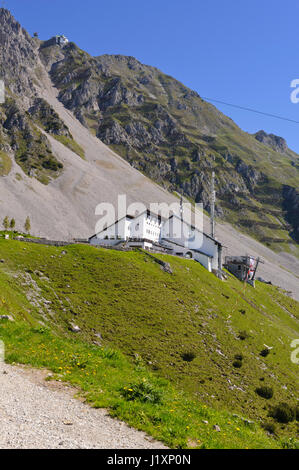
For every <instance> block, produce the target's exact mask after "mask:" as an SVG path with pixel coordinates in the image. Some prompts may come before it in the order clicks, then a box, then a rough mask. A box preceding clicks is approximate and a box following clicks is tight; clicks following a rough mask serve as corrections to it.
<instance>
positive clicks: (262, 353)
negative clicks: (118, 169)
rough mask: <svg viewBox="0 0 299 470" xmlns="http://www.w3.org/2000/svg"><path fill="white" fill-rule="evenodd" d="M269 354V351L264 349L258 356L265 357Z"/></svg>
mask: <svg viewBox="0 0 299 470" xmlns="http://www.w3.org/2000/svg"><path fill="white" fill-rule="evenodd" d="M269 353H270V349H268V348H266V349H263V350H262V351H261V352H260V356H262V357H267V356H268V354H269Z"/></svg>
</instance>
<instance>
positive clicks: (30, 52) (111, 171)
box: [0, 9, 299, 290]
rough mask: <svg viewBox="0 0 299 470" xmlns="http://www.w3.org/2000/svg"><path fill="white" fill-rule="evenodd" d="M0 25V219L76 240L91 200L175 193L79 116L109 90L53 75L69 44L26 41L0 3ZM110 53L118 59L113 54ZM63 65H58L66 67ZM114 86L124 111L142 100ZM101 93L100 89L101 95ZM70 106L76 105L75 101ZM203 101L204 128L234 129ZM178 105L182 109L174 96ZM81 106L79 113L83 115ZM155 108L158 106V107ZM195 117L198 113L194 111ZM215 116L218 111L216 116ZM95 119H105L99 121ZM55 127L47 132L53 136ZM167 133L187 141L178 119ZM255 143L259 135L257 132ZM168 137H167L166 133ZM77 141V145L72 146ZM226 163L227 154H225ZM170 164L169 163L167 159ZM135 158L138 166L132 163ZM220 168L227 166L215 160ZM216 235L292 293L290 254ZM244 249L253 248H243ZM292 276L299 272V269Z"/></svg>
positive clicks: (227, 231) (87, 228)
mask: <svg viewBox="0 0 299 470" xmlns="http://www.w3.org/2000/svg"><path fill="white" fill-rule="evenodd" d="M0 23H1V35H0V42H1V45H2V46H3V47H1V48H0V59H1V70H2V75H3V77H4V79H5V85H6V92H7V99H6V103H5V105H4V106H0V124H1V126H0V151H1V152H0V175H1V158H2V157H1V155H2V154H3V153H5V155H6V157H7V156H8V157H9V158H10V160H11V164H12V168H11V170H10V172H9V174H8V175H6V176H0V218H1V219H3V218H4V216H5V215H9V216H10V217H14V218H15V219H16V222H17V227H18V228H22V226H23V223H24V221H25V218H26V216H28V215H29V216H30V218H31V225H32V231H33V232H34V233H35V234H37V235H41V236H47V237H51V238H59V239H61V238H63V239H69V240H70V239H72V238H74V237H87V236H89V235H91V234H92V233H93V231H94V226H95V223H96V219H97V218H96V217H95V213H94V212H95V207H96V205H97V204H98V203H100V202H103V201H108V202H112V203H116V200H117V196H118V194H127V198H128V203H130V202H134V201H141V202H143V203H145V204H149V203H151V202H162V201H164V202H173V201H175V200H176V199H175V197H174V196H173V195H172V194H170V193H169V192H167V191H166V190H165V189H163V188H162V187H161V186H158V185H157V184H155V183H154V182H152V181H150V180H149V179H148V178H147V177H146V176H144V175H143V174H142V173H140V172H139V171H138V170H137V169H135V168H134V167H133V166H131V165H130V163H128V162H127V161H126V160H125V159H123V158H121V157H120V156H119V155H117V154H116V153H115V152H114V151H113V150H112V149H111V148H109V147H107V146H106V145H105V144H104V143H102V142H101V140H100V139H99V138H97V137H96V136H95V135H94V132H93V125H94V121H93V122H90V121H89V123H86V122H84V119H85V120H86V119H88V117H87V115H86V113H85V110H86V109H87V108H88V109H89V110H90V107H91V108H92V107H94V108H95V111H98V108H99V107H100V106H101V108H103V109H102V110H101V112H104V110H105V107H106V109H108V108H109V107H110V105H111V103H110V101H109V98H107V97H106V98H105V97H104V98H105V99H104V98H103V102H101V101H99V100H98V94H97V93H95V87H98V84H99V83H98V82H95V81H94V79H93V77H92V74H91V76H90V77H88V76H85V75H84V74H83V71H82V74H83V78H84V80H83V81H82V82H80V84H79V85H80V87H81V92H80V93H79V94H76V93H74V94H72V93H71V92H70V88H69V87H70V86H71V87H72V88H74V90H73V91H74V92H75V90H76V86H78V83H77V82H76V80H77V78H78V77H77V74H78V70H76V72H75V73H74V71H73V70H72V67H70V69H69V74H68V75H67V76H66V77H61V75H59V67H60V66H59V64H60V62H61V61H62V63H61V65H62V66H63V67H65V66H66V63H65V62H66V60H67V57H66V55H67V54H69V52H68V53H67V54H66V52H67V51H68V49H67V48H66V51H65V48H64V49H63V50H62V49H61V48H57V47H56V46H52V47H51V48H50V49H49V48H41V46H42V43H41V42H40V41H39V40H38V39H32V38H30V37H29V35H28V34H27V33H26V32H25V31H24V30H23V29H22V28H21V27H20V25H19V24H18V23H17V22H16V21H15V20H14V18H13V17H12V16H11V15H10V13H9V12H8V11H7V10H4V9H0ZM70 48H71V51H74V50H75V51H76V54H77V52H78V48H76V46H74V45H71V46H70ZM78 53H80V52H78ZM84 54H85V53H83V52H81V55H82V56H83V59H82V60H87V59H86V56H85V55H84ZM69 60H71V64H72V60H73V58H71V57H69ZM89 60H92V59H89ZM109 60H111V61H112V62H113V61H114V59H109ZM59 61H60V62H59ZM94 61H95V62H94V63H95V64H97V67H98V69H99V70H100V72H101V73H106V74H108V79H109V81H110V79H111V77H109V73H110V72H109V71H106V72H105V64H104V63H101V62H103V59H101V60H100V61H99V60H98V59H94ZM121 62H123V59H122V60H121ZM129 62H130V63H131V62H132V63H131V65H130V69H131V70H133V72H134V73H135V71H136V67H137V66H138V64H139V63H137V61H135V59H134V60H131V59H130V61H129ZM136 63H137V65H136ZM4 65H5V66H4ZM134 67H135V69H134ZM138 67H139V66H138ZM49 70H50V71H51V73H50V76H51V78H52V80H54V82H55V80H56V81H57V76H58V77H60V79H59V80H60V81H59V83H58V85H59V89H57V88H56V87H54V86H53V83H52V82H51V79H50V76H49ZM65 70H66V69H65V68H63V72H65ZM57 74H58V75H57ZM143 75H144V74H143ZM149 79H150V78H149V77H146V76H144V77H143V78H142V77H140V80H141V82H143V83H144V84H145V85H146V84H147V83H148V80H149ZM63 80H65V95H63V94H62V90H61V85H62V82H63ZM141 82H140V83H141ZM120 83H121V81H120V80H117V81H116V82H115V89H114V88H113V87H112V90H111V93H110V95H111V99H112V101H115V100H116V103H115V105H117V101H119V100H121V101H122V100H123V99H124V96H125V97H126V98H125V99H126V100H127V102H128V105H127V107H128V108H130V106H133V105H134V103H133V104H132V102H131V100H135V101H136V103H138V99H139V100H141V101H142V98H138V96H136V93H135V91H134V89H133V91H132V92H131V93H133V95H134V96H133V97H132V96H131V94H130V93H129V92H128V91H127V88H125V89H124V88H123V87H122V85H121V84H120ZM76 84H77V85H76ZM160 86H161V85H160ZM67 90H68V92H69V95H68V96H69V97H70V100H71V102H69V103H67V102H66V99H67ZM104 90H105V87H104V88H103V92H104ZM97 92H98V90H97ZM164 94H166V91H164ZM194 97H196V99H198V100H199V98H198V97H197V96H196V94H194V92H191V91H190V93H189V92H188V96H187V97H186V99H188V100H189V101H188V102H189V105H192V99H193V98H194ZM58 98H59V99H58ZM41 99H43V100H45V102H46V104H48V106H49V108H48V107H47V105H46V109H45V108H43V107H42V109H43V111H42V110H41V106H40V105H41V101H40V100H41ZM76 100H77V101H76ZM190 100H191V101H190ZM45 102H43V103H45ZM74 103H75V104H76V103H77V104H76V106H74ZM99 103H100V106H99ZM105 103H106V104H105ZM109 103H110V104H109ZM136 103H135V104H136ZM200 103H202V104H201V106H203V107H205V108H207V109H208V110H209V111H211V110H212V111H213V112H211V113H210V114H209V119H210V120H209V125H210V127H213V129H214V131H215V132H216V130H217V126H219V123H221V122H222V121H223V120H225V123H226V125H227V126H228V127H233V128H235V127H237V126H235V124H233V123H232V122H231V121H230V120H229V119H228V118H225V116H223V115H222V114H221V113H219V112H218V111H217V110H216V109H215V108H213V107H210V105H207V104H206V103H204V102H202V101H200ZM79 105H80V106H79ZM85 105H86V106H85ZM67 107H69V108H74V109H73V111H74V113H75V114H76V116H77V117H75V116H74V114H73V112H72V110H70V109H67ZM177 107H180V104H179V103H178V104H177ZM80 109H81V111H82V113H83V114H84V115H80ZM159 110H160V111H161V109H160V108H159ZM160 111H159V112H160ZM161 113H162V115H163V116H160V117H162V118H161V119H160V120H157V123H156V128H157V131H159V127H160V126H162V127H163V126H170V127H172V124H171V122H172V118H171V117H170V116H169V115H168V114H167V113H166V112H165V110H163V112H162V111H161ZM200 116H201V115H200V113H199V118H200ZM215 116H216V117H217V120H216V121H215ZM77 118H78V119H77ZM49 119H50V120H52V121H51V126H49V125H48V120H49ZM53 120H54V121H53ZM104 120H105V118H104ZM80 121H81V122H80ZM158 121H159V122H158ZM53 122H54V123H55V125H54V129H56V131H55V132H53V125H52V124H53ZM82 122H83V124H82ZM99 122H100V124H101V123H102V121H101V120H100V121H99ZM215 122H216V123H215ZM84 124H85V125H84ZM86 124H87V125H86ZM91 124H92V125H91ZM206 125H207V124H206V123H202V127H205V126H206ZM128 126H131V127H132V126H133V127H134V126H137V131H138V125H137V124H136V123H134V122H133V121H132V122H130V123H128ZM112 127H113V126H112ZM51 129H52V132H51V133H49V132H50V130H51ZM100 129H101V130H100ZM128 129H129V128H128ZM130 129H131V128H130ZM210 130H211V129H210ZM102 131H103V127H102V126H101V125H100V126H99V129H97V132H96V133H97V134H99V132H100V133H101V132H102ZM160 131H161V128H160ZM168 131H169V133H170V136H172V137H171V138H174V139H175V140H176V142H177V139H179V140H180V139H182V142H181V144H182V145H183V143H184V142H185V140H184V139H185V138H184V136H183V134H181V137H180V135H179V134H180V133H179V132H178V128H177V126H176V125H174V126H173V127H172V130H171V129H168V130H167V132H168ZM92 132H93V133H92ZM134 132H135V131H134ZM134 132H133V134H134ZM138 132H139V131H138ZM161 132H162V131H161ZM163 132H164V131H163ZM61 137H63V138H67V140H65V139H62V140H61ZM205 141H209V139H207V138H206V140H204V142H205ZM254 141H256V140H255V139H254ZM138 142H139V139H137V140H136V145H139V143H138ZM140 142H141V140H140ZM165 142H166V143H167V140H165ZM140 145H141V143H140ZM78 148H79V149H81V151H82V152H79V151H78V150H77V151H76V149H78ZM165 149H166V147H165ZM205 151H207V149H206V150H205ZM197 156H198V157H196V158H195V160H196V159H197V160H198V161H200V160H201V158H202V157H203V155H201V153H200V151H199V153H198V154H197ZM82 157H84V158H82ZM125 157H126V158H127V159H128V160H130V159H129V158H128V157H127V155H125ZM145 157H146V156H145ZM289 158H293V160H294V161H295V157H294V156H293V154H289ZM145 160H146V158H145ZM226 160H227V161H228V160H229V157H227V159H226ZM163 161H164V160H163ZM163 161H162V159H161V162H160V163H159V162H157V161H156V160H155V161H152V162H151V165H150V167H149V168H151V169H152V176H153V177H154V178H155V176H156V173H155V172H156V171H157V168H158V169H159V168H160V167H161V165H162V167H163V165H164V164H165V165H166V166H167V165H168V162H167V161H166V162H165V161H164V163H163ZM204 161H205V162H206V163H205V164H204V167H199V169H200V170H199V169H198V170H197V172H198V175H197V178H199V179H200V178H201V177H202V178H207V175H208V174H209V173H210V170H211V168H212V163H211V162H212V160H211V158H210V157H209V158H207V159H206V158H204ZM169 162H170V163H169V164H170V165H171V160H170V161H169ZM131 163H132V164H133V165H134V166H138V165H136V162H133V161H132V160H131ZM216 163H217V162H216ZM213 165H214V163H213ZM238 165H239V166H238V167H239V170H238V175H239V176H238V178H239V177H240V175H241V174H242V173H243V176H244V175H245V176H244V178H245V179H246V178H250V184H253V182H254V181H255V180H256V179H258V174H259V173H258V170H255V169H253V168H252V169H250V168H249V167H248V165H247V164H246V163H245V162H240V161H239V163H238ZM216 168H217V167H216ZM220 168H221V169H222V168H223V167H222V166H221V165H220ZM205 170H206V171H205ZM162 173H163V171H162ZM172 174H173V177H174V178H176V174H177V173H176V171H175V168H173V173H172ZM246 175H247V176H246ZM158 180H159V178H158ZM188 181H189V183H188V184H191V185H192V181H193V179H192V177H190V178H189V180H188V178H186V183H187V182H188ZM248 181H249V180H248ZM160 182H161V181H160ZM239 183H240V184H242V185H243V184H244V181H243V182H242V181H241V180H240V181H239ZM225 185H231V187H232V188H233V187H234V185H235V182H231V183H230V182H229V181H226V183H225ZM225 185H224V186H225ZM173 189H174V188H173ZM185 194H187V195H188V194H189V193H188V191H187V192H186V191H185ZM292 211H293V212H294V211H295V212H294V213H295V214H296V205H294V204H293V205H292ZM293 218H294V216H293ZM295 218H296V216H295ZM217 235H218V237H219V239H220V240H223V241H224V243H225V244H226V246H229V247H230V246H232V248H233V250H232V251H231V252H233V253H238V252H240V251H241V252H242V253H244V251H251V252H254V253H256V254H262V255H263V256H265V257H266V258H267V261H269V263H268V264H267V269H268V271H266V272H265V275H267V277H269V276H270V275H271V273H272V274H273V275H275V276H276V277H279V279H280V284H281V285H282V286H285V287H286V288H288V287H289V288H290V289H292V290H294V289H293V287H295V286H296V282H297V281H298V280H297V279H296V278H295V277H294V276H293V275H292V274H290V273H288V272H286V271H285V270H284V269H281V267H280V266H285V267H286V268H287V269H289V270H294V269H295V270H296V269H298V266H297V265H295V264H294V260H293V258H292V257H291V256H290V257H289V258H286V257H285V256H279V255H274V254H273V253H272V252H271V251H270V250H267V249H266V248H265V247H263V246H262V245H260V244H259V243H258V242H256V241H254V240H252V239H250V238H248V237H246V236H245V235H244V236H242V237H241V238H240V236H239V234H238V232H236V231H234V230H233V229H231V228H230V227H229V226H227V225H226V226H221V225H219V226H218V232H217ZM241 240H242V241H241ZM247 247H250V249H249V248H248V250H247ZM261 272H263V271H261ZM297 274H298V275H299V272H298V271H297Z"/></svg>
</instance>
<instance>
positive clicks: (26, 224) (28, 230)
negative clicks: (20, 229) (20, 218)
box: [24, 217, 31, 233]
mask: <svg viewBox="0 0 299 470" xmlns="http://www.w3.org/2000/svg"><path fill="white" fill-rule="evenodd" d="M24 228H25V232H26V233H29V232H30V229H31V223H30V218H29V217H27V218H26V220H25V224H24Z"/></svg>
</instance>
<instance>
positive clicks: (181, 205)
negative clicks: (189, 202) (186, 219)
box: [180, 195, 183, 220]
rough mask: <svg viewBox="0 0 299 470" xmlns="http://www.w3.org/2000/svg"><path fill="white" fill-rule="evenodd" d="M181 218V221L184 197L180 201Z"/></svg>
mask: <svg viewBox="0 0 299 470" xmlns="http://www.w3.org/2000/svg"><path fill="white" fill-rule="evenodd" d="M180 216H181V220H183V196H182V195H181V199H180Z"/></svg>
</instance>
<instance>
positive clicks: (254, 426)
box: [0, 240, 299, 448]
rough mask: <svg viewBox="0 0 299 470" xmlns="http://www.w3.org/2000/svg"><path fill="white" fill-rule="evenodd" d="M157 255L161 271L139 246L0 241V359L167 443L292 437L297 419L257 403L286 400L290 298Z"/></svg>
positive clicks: (296, 308) (294, 324) (297, 315)
mask: <svg viewBox="0 0 299 470" xmlns="http://www.w3.org/2000/svg"><path fill="white" fill-rule="evenodd" d="M159 257H160V258H163V260H165V261H167V262H169V263H170V265H171V268H172V271H173V274H169V273H166V272H164V271H163V270H162V269H161V266H160V265H159V264H158V263H156V262H155V261H153V260H152V259H150V258H149V257H148V256H147V255H146V253H143V252H118V251H110V250H103V249H96V248H93V247H90V246H83V245H72V246H68V247H66V248H54V247H48V246H42V245H35V244H31V243H21V242H16V241H7V240H0V258H1V259H2V262H1V264H0V289H1V296H0V314H1V315H12V316H13V317H14V319H15V321H14V322H10V321H3V320H2V321H1V322H0V337H1V339H3V340H4V341H5V343H6V347H7V358H8V360H9V361H10V362H11V361H15V362H23V363H29V364H32V365H34V366H44V367H48V368H50V369H52V370H54V372H55V373H57V374H59V375H60V377H61V378H62V379H63V380H69V381H71V382H72V383H73V384H76V385H78V386H80V387H81V389H83V392H84V393H85V395H86V398H87V400H88V401H90V402H91V403H92V404H94V405H96V406H107V407H109V408H110V410H111V413H112V414H113V415H115V416H118V417H120V418H122V419H124V420H126V421H127V422H129V423H130V424H132V425H134V426H135V427H137V428H139V429H144V430H146V431H147V432H149V433H150V434H152V435H153V436H154V437H156V438H158V439H162V440H163V441H164V442H166V443H167V444H168V445H170V446H180V447H187V446H191V447H208V448H212V447H220V448H221V447H226V448H227V447H238V448H240V447H241V448H242V447H243V448H245V447H281V446H284V447H285V446H287V447H291V446H296V443H295V440H296V436H297V434H298V421H296V419H293V420H292V421H291V422H289V423H279V422H277V420H276V419H274V418H272V417H271V416H269V413H271V408H272V407H274V406H275V405H278V404H279V403H281V402H286V403H288V404H289V405H290V407H291V408H292V410H295V408H296V405H297V400H298V395H297V394H298V365H296V364H294V363H292V362H291V352H292V348H291V345H290V343H291V341H292V340H293V339H295V338H298V333H299V305H298V303H297V302H296V301H294V300H292V299H290V298H289V297H287V296H285V295H283V293H281V292H279V290H278V289H276V288H274V287H272V286H269V285H264V284H261V283H257V287H256V289H253V288H251V287H249V286H246V287H245V286H244V285H243V284H242V283H240V282H239V281H237V280H236V279H233V278H231V277H229V278H228V280H227V281H223V282H222V281H220V280H218V279H217V278H216V277H215V276H214V275H212V274H210V273H208V272H207V271H206V270H205V269H204V268H203V267H201V266H200V265H199V264H198V263H195V262H194V261H188V260H182V259H179V258H175V257H171V256H166V255H163V256H162V255H161V256H159ZM74 324H75V325H78V326H79V327H80V329H81V331H80V332H79V333H74V332H72V331H70V330H71V329H72V328H73V326H74ZM265 345H266V346H265ZM267 346H269V347H270V348H271V349H270V352H269V354H268V355H266V356H264V355H263V353H262V351H263V350H265V349H267ZM261 353H262V354H261ZM261 387H264V388H265V387H268V388H271V389H272V391H273V397H272V398H269V399H266V398H263V397H261V396H260V395H259V394H258V393H257V392H256V389H260V388H261ZM295 412H296V411H295ZM298 415H299V413H298V410H297V419H298ZM242 417H243V418H246V420H245V421H244V419H243V418H242ZM293 418H295V415H294V416H293ZM251 421H253V422H251ZM205 422H207V423H208V424H206V423H205ZM216 424H217V425H219V426H220V429H221V431H220V432H217V431H215V430H214V429H213V426H214V425H216ZM262 426H264V427H265V428H266V429H267V430H268V432H269V431H271V433H272V434H271V435H269V433H268V434H267V433H266V431H265V430H264V429H262Z"/></svg>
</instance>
